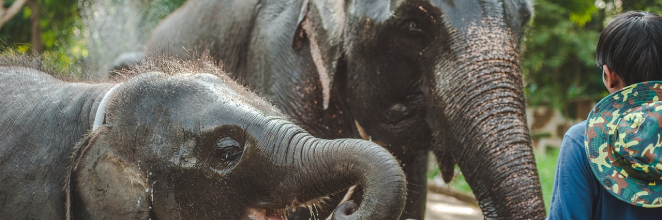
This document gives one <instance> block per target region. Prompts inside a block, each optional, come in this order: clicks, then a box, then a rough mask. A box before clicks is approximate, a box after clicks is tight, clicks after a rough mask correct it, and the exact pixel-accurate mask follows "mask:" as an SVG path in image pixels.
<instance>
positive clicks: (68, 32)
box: [0, 0, 662, 213]
mask: <svg viewBox="0 0 662 220" xmlns="http://www.w3.org/2000/svg"><path fill="white" fill-rule="evenodd" d="M184 1H185V0H4V1H3V0H0V5H2V6H3V10H2V11H1V12H0V22H1V23H0V25H1V26H0V41H2V42H1V43H0V44H2V45H4V47H3V49H2V50H1V53H2V54H5V55H7V54H16V53H36V54H38V55H39V56H41V59H42V61H43V64H42V65H47V66H48V67H47V68H49V69H56V70H59V72H61V73H62V74H63V75H64V77H67V78H69V77H71V78H74V79H82V80H91V81H99V80H103V79H105V78H106V76H107V71H108V69H109V68H110V65H111V64H112V62H113V60H114V59H115V58H117V56H118V55H119V54H121V53H124V52H130V51H140V50H142V47H143V45H144V44H145V43H146V42H147V40H148V38H149V33H150V30H151V29H152V28H154V27H155V26H156V25H157V24H158V21H159V20H161V19H162V18H163V17H165V16H167V15H168V14H169V13H171V12H172V11H174V10H176V9H177V8H178V7H179V6H180V5H181V4H183V3H184ZM534 4H535V16H534V19H533V21H531V22H530V27H529V30H528V34H527V35H526V39H525V41H524V45H522V48H523V51H522V56H521V60H522V73H523V75H524V78H525V94H526V98H527V104H528V108H527V116H528V121H529V127H530V129H531V137H532V141H533V143H534V148H535V153H536V160H537V162H538V171H539V173H540V177H541V181H542V187H543V195H544V197H545V204H546V206H547V208H548V209H549V202H550V195H551V189H552V184H553V178H554V172H555V166H556V160H557V155H558V147H559V145H560V143H561V138H562V136H563V134H564V133H565V131H566V130H567V129H568V128H569V127H570V126H571V125H573V124H575V123H577V122H580V121H581V120H584V119H585V118H586V116H587V114H588V112H589V111H590V109H591V108H592V107H593V105H594V104H595V103H596V102H597V101H599V100H600V98H602V97H604V96H605V95H607V91H606V89H605V88H604V86H603V85H602V81H601V78H600V76H601V69H600V68H599V67H598V66H597V65H596V63H595V47H596V45H597V40H598V36H599V35H600V31H601V30H602V29H603V28H604V27H605V26H606V24H608V23H609V21H610V19H612V18H613V16H614V15H616V14H618V13H621V12H624V11H629V10H639V11H649V12H654V13H658V14H659V13H662V0H597V1H596V0H535V1H534ZM12 5H14V6H13V7H12ZM12 12H16V13H12ZM457 171H458V173H459V169H458V170H457ZM429 178H430V183H431V186H432V187H442V188H444V187H445V189H449V190H450V191H451V194H452V193H456V194H458V195H465V196H468V198H469V199H468V200H470V197H471V189H469V187H468V185H467V184H466V182H464V178H463V177H462V176H461V174H459V175H458V176H457V177H456V178H455V180H454V181H453V182H452V183H451V184H450V188H449V187H447V186H445V185H444V184H443V183H442V181H440V179H439V178H438V171H437V170H436V168H435V166H431V170H430V172H429ZM469 203H471V202H470V201H469ZM428 209H440V210H446V209H448V210H451V211H454V212H462V213H472V212H474V211H475V209H474V211H472V210H471V209H463V208H457V207H453V206H452V205H434V204H433V205H432V206H430V205H429V206H428Z"/></svg>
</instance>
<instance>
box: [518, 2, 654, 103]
mask: <svg viewBox="0 0 662 220" xmlns="http://www.w3.org/2000/svg"><path fill="white" fill-rule="evenodd" d="M534 1H535V17H534V20H533V22H532V25H531V28H530V30H529V32H528V35H527V37H526V40H525V42H524V48H525V50H524V52H523V55H522V73H523V74H524V77H525V82H526V85H525V89H524V92H525V94H526V96H527V101H528V104H529V105H534V106H535V105H550V106H553V107H554V108H556V109H557V110H561V111H562V112H563V113H564V115H566V116H568V111H567V109H568V102H569V101H571V100H574V99H580V98H589V99H594V100H599V99H600V98H602V97H604V96H606V95H607V94H608V92H607V90H606V89H605V88H604V85H603V84H602V80H601V74H602V70H601V68H600V67H598V66H597V65H596V63H595V48H596V46H597V42H598V38H599V36H600V32H601V31H602V29H603V28H604V26H605V25H606V24H607V22H608V21H609V19H610V18H611V17H613V16H614V15H616V14H619V13H621V12H623V11H629V10H644V11H650V12H654V13H658V14H660V12H662V10H661V9H662V1H660V0H534Z"/></svg>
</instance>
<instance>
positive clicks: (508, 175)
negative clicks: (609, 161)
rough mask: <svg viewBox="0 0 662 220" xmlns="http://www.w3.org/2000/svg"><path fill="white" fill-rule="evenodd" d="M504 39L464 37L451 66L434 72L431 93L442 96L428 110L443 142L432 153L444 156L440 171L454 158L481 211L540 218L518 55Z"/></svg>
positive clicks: (494, 215)
mask: <svg viewBox="0 0 662 220" xmlns="http://www.w3.org/2000/svg"><path fill="white" fill-rule="evenodd" d="M486 45H487V46H486ZM504 45H508V44H507V43H503V44H500V45H494V44H492V45H489V44H482V45H480V44H479V45H469V46H467V47H468V49H469V50H470V51H469V53H467V54H466V55H464V57H459V58H458V60H460V62H454V63H455V64H452V65H455V66H453V68H450V69H454V71H452V72H451V73H450V74H449V73H448V72H446V73H444V77H441V73H440V72H438V73H436V76H435V79H436V81H435V83H436V85H433V88H434V89H433V91H432V93H433V95H432V99H433V103H441V104H437V105H436V106H433V107H432V109H430V111H429V112H430V116H431V119H432V120H431V121H430V124H431V127H432V128H433V130H434V131H435V137H436V140H437V141H438V142H440V144H441V145H442V147H440V148H441V150H440V149H436V150H435V153H436V154H437V158H440V160H443V159H446V161H439V164H440V170H442V173H443V172H444V170H446V171H448V170H450V171H451V172H452V165H453V162H455V163H457V164H458V165H459V166H460V169H461V170H462V173H463V174H464V176H465V178H466V180H467V182H468V183H469V185H470V186H471V188H472V190H473V192H474V194H475V195H476V198H477V200H478V202H479V205H480V207H481V209H482V211H483V214H484V215H485V218H486V219H528V218H534V219H537V218H544V216H545V211H544V204H543V199H542V193H541V188H540V181H539V178H538V173H537V170H536V163H535V159H534V155H533V151H532V147H531V142H530V137H529V130H528V128H527V123H526V116H525V103H524V94H523V89H522V77H521V73H520V69H519V62H518V59H519V58H518V55H517V53H516V52H515V51H516V50H514V49H508V48H509V47H506V50H505V51H504V47H503V46H504ZM497 48H500V49H497ZM465 52H466V51H465ZM450 63H451V62H448V63H447V64H446V65H449V64H450ZM458 63H459V64H458ZM444 69H449V66H446V67H444ZM449 75H450V77H449ZM434 99H436V100H434ZM440 152H441V153H440ZM449 159H450V160H451V161H452V162H450V163H449V161H448V160H449ZM449 164H450V166H449ZM444 166H446V167H444ZM449 168H450V169H449ZM450 174H452V173H450ZM450 176H451V175H449V174H448V173H446V176H445V177H446V178H445V180H447V181H448V180H450V178H448V177H450Z"/></svg>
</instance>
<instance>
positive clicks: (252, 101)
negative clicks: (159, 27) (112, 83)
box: [67, 68, 406, 219]
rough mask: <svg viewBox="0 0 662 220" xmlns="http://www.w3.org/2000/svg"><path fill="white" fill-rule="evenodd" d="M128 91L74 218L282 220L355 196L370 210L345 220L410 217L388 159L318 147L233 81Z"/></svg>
mask: <svg viewBox="0 0 662 220" xmlns="http://www.w3.org/2000/svg"><path fill="white" fill-rule="evenodd" d="M166 69H167V68H166ZM193 72H195V71H193ZM116 88H117V89H116V90H115V91H114V92H111V93H109V97H110V99H109V100H110V101H109V102H108V103H109V104H108V106H107V107H106V108H107V109H106V111H105V112H106V113H105V120H104V121H105V124H104V125H103V126H101V127H100V128H99V129H96V130H94V131H93V132H92V133H90V134H89V135H87V136H86V137H85V138H84V139H83V140H82V141H81V142H79V144H78V145H77V148H76V149H75V152H76V153H75V155H74V157H73V165H72V167H71V174H70V175H71V177H70V179H69V184H68V187H67V192H68V193H67V201H68V202H67V203H68V207H69V211H68V216H69V217H73V218H87V219H107V218H116V219H136V218H142V219H147V218H157V219H182V218H183V219H192V218H195V219H212V218H213V219H281V218H282V213H284V212H285V209H289V208H294V207H298V206H313V205H315V204H316V203H317V202H319V201H320V200H321V199H323V197H324V196H326V195H329V194H331V193H335V192H338V191H341V190H342V189H344V188H347V187H349V186H351V185H354V184H361V185H363V186H365V192H366V193H365V196H364V198H363V200H364V202H362V203H361V205H360V206H359V207H357V206H356V205H355V204H353V203H351V202H347V203H343V204H342V205H341V206H339V207H338V208H337V209H336V210H335V212H334V219H397V218H399V216H400V215H401V213H402V210H403V207H404V201H405V194H406V191H405V180H404V174H403V173H402V170H400V168H399V167H398V165H397V161H396V160H395V159H394V158H393V156H391V155H390V154H389V153H388V152H387V151H385V150H384V149H383V148H381V147H380V146H377V145H375V144H373V143H370V142H367V141H363V140H352V139H339V140H323V139H318V138H315V137H313V136H311V135H310V134H308V133H307V132H306V131H304V130H302V129H301V128H299V127H298V126H296V125H294V124H292V123H291V122H290V121H289V120H287V119H286V118H285V117H284V116H283V115H282V113H280V112H279V111H278V110H276V109H275V108H274V107H272V106H271V105H269V104H267V103H266V102H264V101H261V99H260V98H259V97H257V96H256V95H254V94H253V93H250V92H248V91H246V89H245V88H243V87H241V86H239V85H237V84H236V83H234V82H233V81H231V80H230V79H229V78H228V77H227V76H224V75H221V76H216V75H211V74H176V75H172V76H169V75H166V74H163V73H158V72H152V73H146V74H142V75H139V76H137V77H134V78H132V79H130V80H128V81H127V82H125V83H123V84H120V85H118V86H116Z"/></svg>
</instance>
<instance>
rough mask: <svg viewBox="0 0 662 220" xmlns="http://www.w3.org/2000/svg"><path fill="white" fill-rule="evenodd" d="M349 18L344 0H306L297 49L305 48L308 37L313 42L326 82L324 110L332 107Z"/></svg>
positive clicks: (312, 51) (314, 55) (296, 37)
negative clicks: (338, 66)
mask: <svg viewBox="0 0 662 220" xmlns="http://www.w3.org/2000/svg"><path fill="white" fill-rule="evenodd" d="M345 19H346V16H345V1H343V0H304V2H303V5H302V7H301V12H300V13H299V19H298V22H297V28H296V31H295V33H294V40H293V41H292V47H293V48H294V50H299V49H301V47H302V45H303V41H304V39H306V38H307V39H308V41H309V44H310V54H311V56H312V58H313V62H314V63H315V67H316V68H317V73H318V74H319V78H320V81H321V83H322V95H323V98H324V109H327V108H328V107H329V100H330V99H331V85H333V80H334V76H335V73H336V71H337V64H338V60H339V59H340V56H341V45H342V44H341V41H342V34H343V29H344V27H345Z"/></svg>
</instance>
